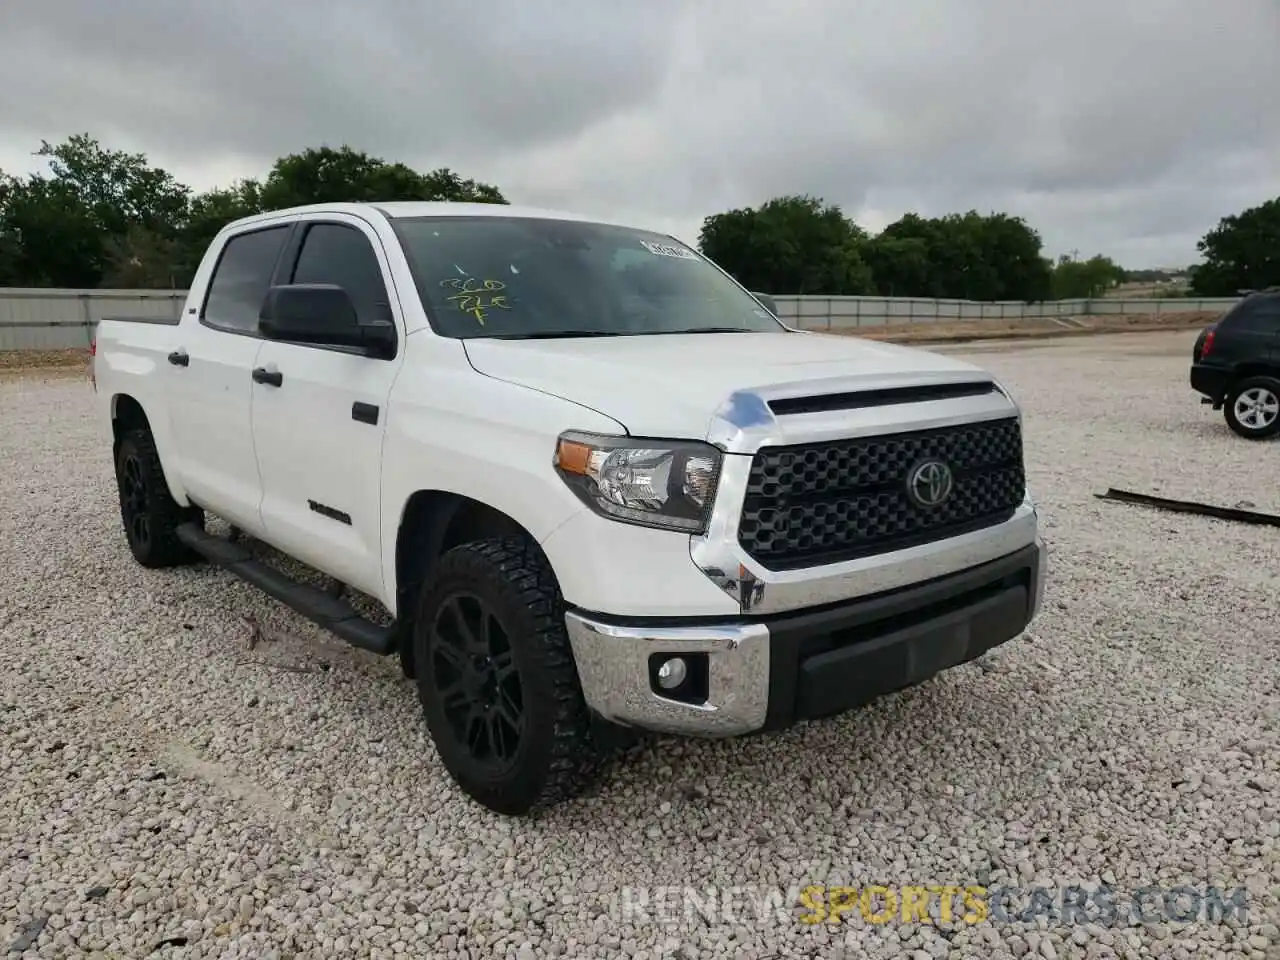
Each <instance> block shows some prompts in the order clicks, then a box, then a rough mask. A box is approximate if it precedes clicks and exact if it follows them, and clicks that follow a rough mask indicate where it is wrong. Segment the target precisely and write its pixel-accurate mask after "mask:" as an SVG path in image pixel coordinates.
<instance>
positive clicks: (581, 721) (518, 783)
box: [413, 538, 602, 815]
mask: <svg viewBox="0 0 1280 960" xmlns="http://www.w3.org/2000/svg"><path fill="white" fill-rule="evenodd" d="M413 644H414V664H415V667H416V673H417V684H418V696H419V699H420V700H421V702H422V709H423V713H424V715H425V717H426V722H427V727H428V729H429V730H430V732H431V737H432V739H433V740H434V741H435V745H436V750H437V751H438V752H439V754H440V759H441V761H442V762H443V763H444V766H445V769H446V770H448V772H449V775H450V776H451V777H453V779H454V780H455V781H456V782H457V783H458V785H459V786H461V787H462V789H463V790H464V791H465V792H466V793H467V794H468V795H469V796H470V797H472V799H474V800H476V801H478V802H479V803H481V804H483V805H484V806H486V807H488V808H489V809H490V810H493V811H495V812H497V813H503V814H511V815H523V814H526V813H530V812H531V811H533V810H535V809H540V808H543V807H547V806H551V805H553V804H555V803H558V802H560V801H562V800H567V799H569V798H571V797H573V796H575V795H576V794H578V793H580V792H581V791H582V790H583V789H584V788H585V787H586V786H587V784H588V783H589V782H590V781H591V779H592V778H593V777H594V775H595V773H596V772H597V769H598V767H599V764H600V760H601V758H602V755H601V752H600V751H599V750H598V749H597V747H596V745H595V743H594V742H593V740H592V737H591V725H590V720H589V715H588V712H587V707H586V703H585V702H584V700H583V697H582V688H581V685H580V683H579V680H578V671H577V666H576V665H575V663H574V660H573V653H572V650H571V649H570V646H569V637H568V633H567V631H566V629H565V625H564V601H563V599H562V598H561V596H560V589H559V586H558V585H557V583H556V579H555V575H554V574H553V573H552V571H551V567H550V565H549V564H548V563H547V561H546V559H545V558H544V557H543V556H542V554H541V553H540V552H539V551H538V549H537V548H536V546H534V545H533V544H531V543H529V542H528V541H526V540H523V539H520V538H504V539H488V540H480V541H476V542H474V543H468V544H464V545H462V546H460V547H455V548H454V549H452V550H450V551H449V552H448V553H446V554H445V555H444V556H443V557H441V558H440V560H439V562H438V563H436V565H435V568H434V569H433V570H432V571H431V572H430V573H429V574H428V576H427V578H426V582H425V583H424V584H423V587H422V594H421V598H420V601H419V604H418V612H417V616H416V617H415V619H414V626H413Z"/></svg>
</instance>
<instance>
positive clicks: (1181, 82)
mask: <svg viewBox="0 0 1280 960" xmlns="http://www.w3.org/2000/svg"><path fill="white" fill-rule="evenodd" d="M1278 43H1280V7H1277V6H1276V4H1275V2H1274V0H1217V2H1209V0H1182V2H1180V3H1178V4H1176V5H1171V4H1169V3H1167V2H1165V0H1076V2H1075V3H1073V4H1042V3H1026V2H1025V0H918V2H912V3H909V4H907V3H901V2H897V3H891V2H887V0H866V2H860V3H858V4H850V3H844V2H841V0H786V2H784V0H750V2H746V3H743V2H741V0H739V2H737V3H733V2H729V0H694V2H689V0H684V2H680V0H656V2H651V3H647V4H643V5H640V4H616V5H615V4H604V3H599V2H598V0H594V2H593V0H556V2H554V3H552V2H549V0H548V2H544V3H529V2H527V0H525V2H520V0H494V2H490V3H487V4H484V5H478V4H477V5H473V4H465V3H461V2H458V0H449V2H440V3H433V4H429V5H424V4H420V3H414V2H411V0H361V2H333V0H331V2H330V3H328V4H322V5H315V4H309V3H304V2H302V0H279V2H277V3H274V4H263V3H259V2H255V0H222V2H220V3H218V4H186V5H181V6H180V5H177V4H173V3H171V2H168V0H131V2H130V3H128V4H119V5H115V4H105V3H101V2H97V0H42V2H37V0H11V2H10V3H9V4H6V5H5V9H4V12H3V13H0V116H2V117H3V118H4V124H3V127H0V166H5V167H8V168H11V169H12V168H15V167H18V168H21V167H23V166H24V165H25V166H30V162H31V161H30V157H29V154H30V152H31V150H33V149H34V148H35V147H36V146H38V144H39V141H40V139H41V138H46V139H50V140H57V139H61V138H62V137H64V136H66V135H68V134H69V133H73V132H76V131H80V130H88V131H90V132H91V133H93V134H94V135H95V136H98V137H99V138H100V139H102V140H103V141H104V142H107V143H109V144H110V145H113V146H120V147H122V148H126V149H137V150H144V151H146V152H147V153H148V154H149V155H150V156H151V157H152V159H153V160H154V161H155V162H157V163H162V164H164V165H166V166H168V167H169V168H170V169H172V170H173V171H174V172H175V174H177V175H178V176H180V177H182V178H183V179H185V180H187V181H188V182H192V183H194V184H195V185H197V186H201V187H204V186H209V185H211V184H212V183H214V182H219V181H226V180H229V179H231V178H232V177H234V176H239V175H259V174H261V173H262V172H264V171H265V169H266V168H267V166H268V165H269V164H270V162H271V161H272V160H273V159H274V158H275V157H276V156H279V155H280V154H282V153H285V152H289V151H293V150H297V149H300V148H302V147H304V146H308V145H314V144H319V143H330V144H340V143H350V144H352V145H353V146H357V147H359V148H361V149H366V150H369V151H370V152H373V153H376V154H378V155H380V156H384V157H386V158H388V159H397V160H404V161H405V162H408V163H412V164H415V165H417V166H419V167H421V168H429V167H433V166H438V165H448V166H451V167H453V168H454V169H457V170H459V171H460V172H462V173H463V174H465V175H467V176H475V177H478V178H481V179H486V180H491V181H493V182H496V183H497V184H499V186H500V187H501V188H502V189H503V191H504V193H506V195H507V196H508V197H509V198H510V199H512V200H513V201H515V202H523V203H532V204H537V205H543V206H553V207H561V208H568V209H573V210H581V211H584V212H590V213H597V214H601V215H612V216H619V217H626V218H631V219H634V220H636V221H637V222H640V223H643V224H646V225H652V226H659V227H662V228H665V229H671V230H674V231H676V232H678V233H679V234H680V235H682V236H684V237H685V238H686V239H690V240H692V239H694V238H695V236H696V233H697V229H698V226H699V224H700V222H701V219H702V217H704V216H706V215H708V214H710V213H714V212H717V211H719V210H723V209H727V208H730V207H736V206H743V205H748V204H757V203H760V202H762V201H763V200H765V199H767V198H768V197H770V196H774V195H777V194H780V193H791V192H806V193H811V194H815V195H819V196H822V197H824V198H825V199H826V200H828V201H830V202H835V203H839V204H841V205H842V206H843V207H844V208H845V209H846V211H847V212H848V213H849V214H850V215H852V216H854V217H855V218H856V219H859V220H860V221H862V222H865V223H866V224H867V225H868V226H871V227H873V228H877V227H880V226H883V224H884V223H885V222H887V221H889V220H891V219H894V218H896V217H897V216H900V215H901V214H902V213H903V212H904V211H906V210H909V209H914V210H918V211H920V212H922V213H925V214H929V215H936V214H941V213H946V212H950V211H962V210H967V209H970V208H976V209H979V210H984V211H985V210H1006V211H1009V212H1013V213H1017V214H1020V215H1022V216H1024V217H1026V218H1027V220H1028V221H1029V222H1030V223H1031V224H1032V225H1033V226H1035V227H1036V228H1037V229H1038V230H1039V231H1040V232H1041V234H1042V236H1043V237H1044V239H1045V242H1046V246H1047V248H1048V249H1049V251H1050V252H1054V253H1057V252H1062V251H1067V250H1071V249H1079V250H1080V252H1081V253H1082V254H1086V255H1087V254H1090V253H1093V252H1105V253H1108V254H1111V255H1113V256H1115V257H1117V258H1119V259H1121V260H1122V261H1123V262H1125V263H1127V264H1129V265H1132V266H1141V265H1153V264H1164V263H1179V262H1187V261H1190V260H1191V259H1193V258H1194V256H1195V241H1196V240H1197V239H1198V238H1199V237H1200V236H1201V235H1202V234H1203V233H1204V232H1205V231H1206V230H1208V229H1210V228H1211V227H1212V226H1213V225H1214V224H1215V223H1216V222H1217V220H1218V218H1220V217H1222V216H1224V215H1227V214H1230V213H1233V212H1237V211H1238V210H1240V209H1242V208H1243V207H1245V206H1250V205H1253V204H1255V203H1258V202H1261V201H1263V200H1265V199H1269V198H1270V197H1274V196H1276V195H1280V164H1277V163H1276V161H1275V158H1276V157H1277V156H1280V100H1278V99H1277V98H1276V96H1275V93H1274V91H1276V90H1277V89H1280V57H1278V56H1277V55H1276V50H1277V44H1278Z"/></svg>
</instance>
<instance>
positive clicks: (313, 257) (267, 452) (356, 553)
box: [253, 215, 404, 598]
mask: <svg viewBox="0 0 1280 960" xmlns="http://www.w3.org/2000/svg"><path fill="white" fill-rule="evenodd" d="M300 229H301V230H302V231H303V233H302V236H301V243H300V245H299V246H298V247H296V250H297V257H296V261H295V263H294V264H293V265H292V267H289V266H288V265H282V270H281V273H280V276H279V279H278V282H280V283H335V284H338V285H339V286H341V287H343V289H345V290H346V291H347V293H348V294H349V295H350V296H351V298H352V300H353V302H354V303H355V306H356V310H357V312H358V314H359V317H360V320H361V322H367V321H370V320H374V319H393V320H394V322H395V323H396V328H397V339H398V341H399V343H398V350H397V353H396V357H395V359H393V360H383V359H376V358H373V357H368V356H365V355H363V354H362V353H361V352H359V351H356V350H352V349H348V348H340V347H326V346H315V345H310V344H298V343H283V342H279V341H273V340H269V339H268V340H264V341H263V345H262V350H261V352H260V353H259V354H258V357H257V362H256V366H257V367H258V368H259V369H261V370H262V371H264V373H265V374H266V375H267V376H265V377H262V379H263V380H264V382H261V383H255V384H254V398H253V439H254V444H255V446H256V448H257V453H258V467H259V470H260V471H261V474H262V504H261V510H262V519H263V526H264V528H265V533H264V535H263V538H264V539H265V540H266V541H267V542H269V543H271V544H272V545H273V546H275V547H276V548H278V549H280V550H282V551H284V552H285V553H288V554H290V555H291V556H294V557H297V558H298V559H299V560H301V561H303V562H304V563H307V564H309V565H311V566H313V567H316V568H317V569H319V570H322V571H323V572H325V573H327V574H329V575H330V576H332V577H335V578H336V579H338V580H340V581H342V582H343V583H345V584H348V585H350V586H352V587H355V588H356V589H357V590H360V591H362V592H364V593H367V594H370V595H372V596H374V597H378V598H382V597H383V589H382V586H383V584H382V534H381V479H382V437H383V434H384V433H385V431H386V422H387V397H388V395H389V394H390V392H391V384H392V381H393V379H394V378H395V375H396V371H397V370H398V369H399V366H400V359H401V357H402V356H403V350H404V336H403V330H404V324H403V322H402V319H401V317H400V312H399V304H398V303H394V302H393V301H392V298H391V297H390V296H389V294H388V285H387V283H386V280H385V277H386V273H385V272H384V271H385V269H386V258H385V253H384V251H383V250H382V246H381V242H380V241H379V240H378V237H377V235H376V234H375V233H374V232H373V231H372V229H371V228H369V227H368V226H367V225H366V224H365V223H364V222H363V221H361V220H359V219H358V218H356V217H341V216H338V215H327V216H325V217H324V219H317V220H311V221H303V222H302V223H301V224H300ZM276 375H278V379H277V377H276Z"/></svg>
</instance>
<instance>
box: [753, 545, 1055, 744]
mask: <svg viewBox="0 0 1280 960" xmlns="http://www.w3.org/2000/svg"><path fill="white" fill-rule="evenodd" d="M1038 570H1039V548H1038V547H1036V546H1029V547H1026V548H1025V549H1023V550H1019V551H1018V552H1016V553H1013V554H1010V555H1009V556H1007V557H1003V558H1001V559H999V560H995V561H992V562H990V563H985V564H982V565H981V566H978V567H973V568H971V569H969V570H965V571H962V572H960V573H957V574H953V575H950V576H947V577H941V578H939V579H937V580H931V581H929V582H928V583H924V584H919V585H916V586H913V587H907V588H904V589H902V590H897V591H893V592H891V593H886V594H880V595H877V596H874V597H870V598H861V599H859V600H856V601H852V602H850V603H848V604H842V605H840V606H837V607H829V608H825V609H823V610H821V611H819V612H810V613H798V614H791V615H783V616H780V617H775V618H770V619H769V620H767V621H766V622H767V623H768V626H769V633H770V641H769V642H770V657H769V711H768V716H767V719H766V721H765V729H766V730H772V729H779V728H781V727H785V726H789V725H790V724H792V723H794V722H795V721H798V720H806V719H814V718H818V717H823V716H829V715H831V714H834V713H840V712H843V711H845V710H849V709H852V708H854V707H858V706H862V705H864V704H866V703H869V702H871V701H872V700H875V699H876V698H878V697H880V696H883V695H885V694H888V693H892V692H894V691H896V690H901V689H903V688H905V687H909V686H913V685H914V684H917V683H920V682H921V681H923V680H927V679H928V678H929V677H932V676H934V675H935V674H937V673H938V672H940V671H942V670H945V669H947V668H949V667H953V666H955V665H957V664H960V663H965V662H967V661H970V660H973V659H975V658H977V657H979V656H981V655H982V654H984V653H986V652H987V651H988V650H990V649H991V648H992V647H995V646H998V645H999V644H1001V643H1004V642H1005V641H1007V640H1011V639H1013V638H1014V637H1016V636H1018V634H1020V633H1021V632H1022V631H1023V630H1024V629H1025V628H1026V625H1027V623H1028V622H1029V621H1030V618H1031V613H1032V604H1033V602H1034V597H1035V593H1036V589H1037V583H1036V577H1037V575H1038Z"/></svg>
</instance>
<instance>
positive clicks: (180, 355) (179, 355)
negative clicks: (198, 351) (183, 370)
mask: <svg viewBox="0 0 1280 960" xmlns="http://www.w3.org/2000/svg"><path fill="white" fill-rule="evenodd" d="M169 362H170V363H172V364H173V365H174V366H175V367H185V366H186V365H187V364H189V363H190V362H191V358H190V357H189V356H187V354H186V351H183V350H175V351H173V353H171V354H169Z"/></svg>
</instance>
